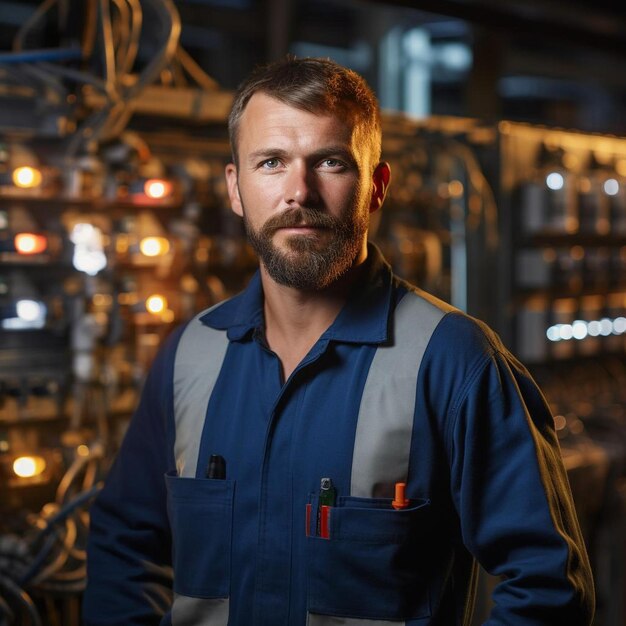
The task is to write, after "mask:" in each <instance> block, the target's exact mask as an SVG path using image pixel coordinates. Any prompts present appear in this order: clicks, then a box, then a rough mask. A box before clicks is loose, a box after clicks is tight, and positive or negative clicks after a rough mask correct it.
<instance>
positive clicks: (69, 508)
mask: <svg viewBox="0 0 626 626" xmlns="http://www.w3.org/2000/svg"><path fill="white" fill-rule="evenodd" d="M101 488H102V485H101V484H98V485H95V486H94V487H92V488H91V489H89V490H88V491H85V492H83V493H81V494H79V495H78V496H76V497H75V498H74V499H73V500H70V501H69V502H68V503H67V504H66V505H64V506H63V507H62V508H61V509H60V510H59V511H58V512H57V513H55V514H54V515H53V516H52V517H50V518H49V519H47V520H44V522H45V524H46V526H45V527H44V528H43V529H41V530H40V531H39V534H38V537H37V538H36V540H35V542H37V541H41V540H42V539H44V538H45V542H44V545H43V547H42V548H41V550H40V551H39V552H38V554H37V555H36V556H35V558H34V559H33V561H32V562H31V564H30V567H29V568H28V570H27V571H26V573H25V574H24V575H23V576H22V577H21V579H20V583H21V584H22V585H25V584H27V583H28V582H29V581H30V580H32V579H33V578H34V576H35V575H36V574H37V572H38V570H39V568H41V566H42V565H43V563H44V561H45V560H46V558H48V555H49V554H50V552H51V551H52V549H53V548H54V546H55V544H56V542H57V540H58V537H57V536H55V535H54V534H50V533H54V532H57V531H56V524H58V523H59V522H61V521H63V520H64V519H65V518H66V517H67V516H69V515H70V514H71V513H73V512H74V511H75V510H76V509H77V508H78V507H80V506H82V505H84V504H86V503H87V502H88V501H89V500H90V499H91V498H93V497H95V496H96V495H97V494H98V492H99V491H100V489H101Z"/></svg>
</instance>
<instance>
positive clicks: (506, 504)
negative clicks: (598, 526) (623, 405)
mask: <svg viewBox="0 0 626 626" xmlns="http://www.w3.org/2000/svg"><path fill="white" fill-rule="evenodd" d="M475 365H476V367H475V368H474V369H473V371H472V372H471V376H469V377H468V378H467V380H466V381H465V384H464V385H463V387H462V388H461V389H460V391H459V392H458V395H457V397H456V399H455V401H454V402H453V403H452V407H451V410H450V414H449V416H448V417H449V418H450V422H449V425H450V428H451V437H450V445H451V482H452V494H453V499H454V502H455V506H456V508H457V511H458V514H459V517H460V523H461V532H462V536H463V542H464V544H465V545H466V547H467V548H468V549H469V550H470V552H471V553H472V554H473V555H474V557H475V558H476V559H477V560H478V562H479V563H480V564H481V565H482V566H483V567H484V568H485V569H486V570H487V571H488V572H489V573H490V574H492V575H495V576H499V577H501V582H500V583H499V584H498V585H497V586H496V588H495V591H494V594H493V600H494V603H495V606H494V608H493V609H492V612H491V615H490V617H489V619H488V621H487V622H486V624H488V625H489V626H496V625H497V626H531V625H532V626H540V625H541V626H548V625H555V626H556V625H557V624H567V625H568V626H583V625H588V624H590V623H591V621H592V617H593V612H594V602H595V600H594V591H593V579H592V575H591V569H590V566H589V561H588V558H587V553H586V550H585V546H584V543H583V539H582V535H581V532H580V528H579V525H578V520H577V517H576V513H575V509H574V504H573V501H572V496H571V492H570V488H569V483H568V480H567V475H566V472H565V468H564V466H563V463H562V460H561V454H560V449H559V444H558V440H557V438H556V434H555V430H554V422H553V418H552V415H551V413H550V410H549V408H548V406H547V404H546V402H545V399H544V398H543V395H542V394H541V392H540V391H539V389H538V388H537V386H536V385H535V383H534V381H533V380H532V378H531V377H530V375H529V374H528V373H527V372H526V370H525V369H524V368H523V366H522V365H521V364H519V363H518V362H517V361H516V360H515V359H514V358H513V357H511V355H510V354H508V353H506V352H502V351H499V350H495V351H492V352H491V353H490V354H483V358H482V359H481V360H479V361H478V362H477V363H475Z"/></svg>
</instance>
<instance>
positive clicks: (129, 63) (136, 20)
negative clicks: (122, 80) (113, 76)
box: [120, 0, 143, 76]
mask: <svg viewBox="0 0 626 626" xmlns="http://www.w3.org/2000/svg"><path fill="white" fill-rule="evenodd" d="M126 2H127V3H128V5H129V6H130V14H131V26H130V36H129V41H128V46H127V48H126V58H125V59H124V61H123V62H122V64H121V65H120V72H121V73H122V75H123V76H125V75H126V74H129V73H130V72H131V70H132V69H133V64H134V63H135V59H136V58H137V52H138V51H139V39H140V37H141V24H142V21H143V12H142V10H141V4H140V3H139V0H126Z"/></svg>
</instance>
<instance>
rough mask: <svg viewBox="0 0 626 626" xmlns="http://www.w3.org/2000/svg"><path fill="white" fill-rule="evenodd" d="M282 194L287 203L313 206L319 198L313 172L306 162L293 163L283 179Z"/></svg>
mask: <svg viewBox="0 0 626 626" xmlns="http://www.w3.org/2000/svg"><path fill="white" fill-rule="evenodd" d="M284 195H285V202H286V203H287V204H289V205H292V204H297V205H300V206H315V205H316V204H317V203H318V202H319V199H320V196H319V189H318V187H317V180H316V176H315V172H314V171H312V169H311V168H310V167H308V166H307V165H306V164H303V163H302V164H301V163H293V164H292V165H291V167H290V168H289V170H288V172H287V177H286V179H285V189H284Z"/></svg>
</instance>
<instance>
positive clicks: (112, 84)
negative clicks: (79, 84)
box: [100, 0, 117, 99]
mask: <svg viewBox="0 0 626 626" xmlns="http://www.w3.org/2000/svg"><path fill="white" fill-rule="evenodd" d="M100 19H101V22H102V40H103V44H104V49H103V54H104V85H105V90H106V93H107V94H108V96H109V98H111V99H116V96H117V75H116V70H115V44H114V42H113V29H112V27H111V12H110V7H109V0H100Z"/></svg>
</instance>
